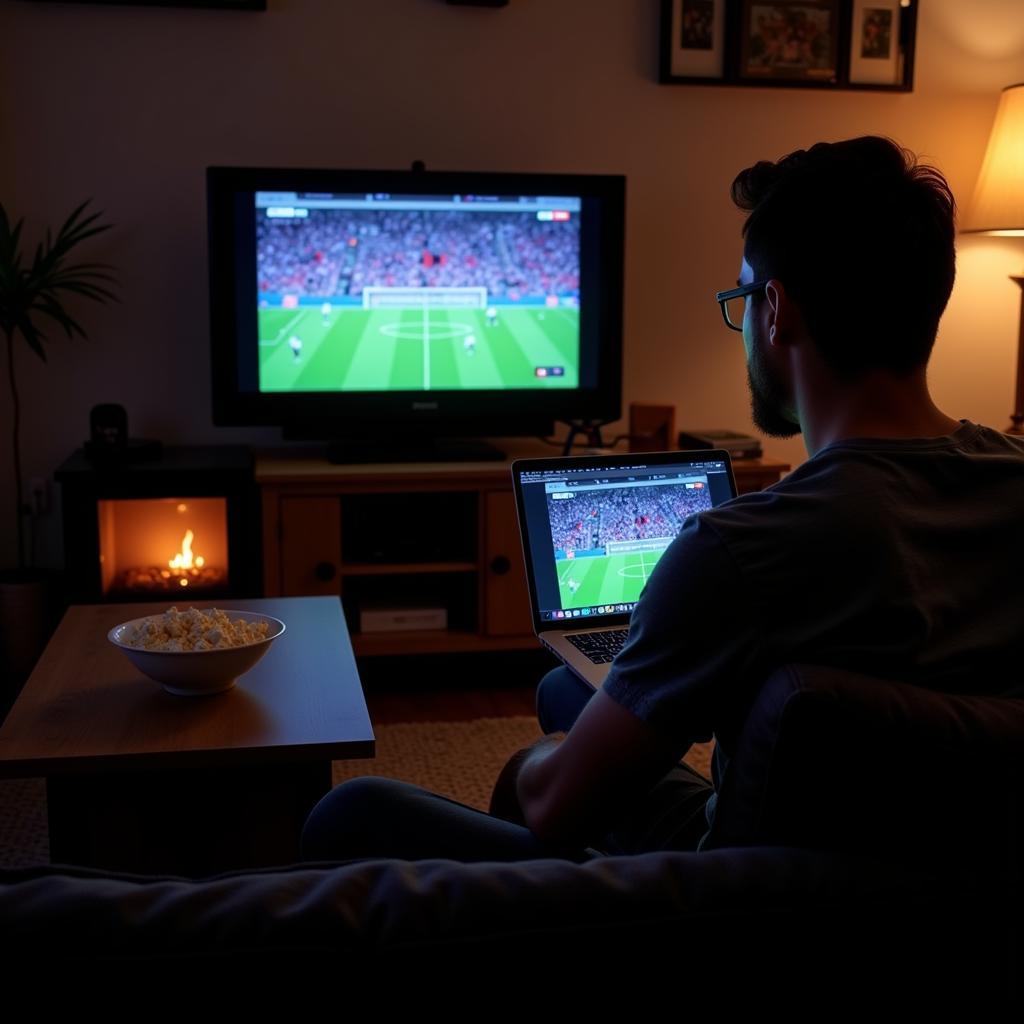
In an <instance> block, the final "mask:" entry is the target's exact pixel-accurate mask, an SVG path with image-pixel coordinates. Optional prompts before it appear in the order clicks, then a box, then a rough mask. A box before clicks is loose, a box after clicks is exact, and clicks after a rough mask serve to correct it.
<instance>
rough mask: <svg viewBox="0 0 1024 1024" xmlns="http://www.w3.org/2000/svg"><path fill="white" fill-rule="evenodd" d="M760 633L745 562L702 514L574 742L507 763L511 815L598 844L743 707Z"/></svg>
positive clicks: (640, 613)
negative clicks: (742, 690) (743, 686)
mask: <svg viewBox="0 0 1024 1024" xmlns="http://www.w3.org/2000/svg"><path fill="white" fill-rule="evenodd" d="M761 629H762V627H761V622H760V617H759V616H758V615H757V614H756V613H755V612H754V609H753V607H752V606H751V604H750V595H749V588H748V587H746V586H745V585H744V581H743V580H741V579H740V577H739V573H738V570H737V567H736V564H735V562H734V561H733V559H732V557H731V556H730V555H729V553H728V552H727V551H726V550H725V548H724V547H723V545H722V544H721V542H720V541H719V540H718V538H717V535H716V534H715V531H714V530H712V529H710V528H709V527H707V526H706V525H704V524H702V523H701V522H700V520H699V517H694V519H692V520H690V521H689V522H688V523H687V524H686V525H685V526H684V527H683V530H682V531H681V533H680V535H679V536H678V537H677V538H676V540H675V541H674V542H673V543H672V544H671V545H670V546H669V548H668V549H667V550H666V552H665V554H664V555H663V556H662V557H661V559H660V560H659V562H658V564H657V566H656V567H655V569H654V572H653V573H652V574H651V577H650V579H649V580H648V581H647V586H646V587H645V589H644V592H643V594H642V595H641V597H640V600H639V602H638V605H637V608H636V610H635V611H634V613H633V618H632V620H631V622H630V627H629V639H628V641H627V643H626V645H625V647H624V648H623V649H622V651H621V652H620V653H619V655H618V657H616V659H615V661H614V663H613V664H612V668H611V672H610V673H609V675H608V677H607V679H606V680H605V683H604V686H603V687H602V688H601V689H600V690H598V691H597V692H596V693H595V694H594V696H593V697H592V698H591V700H590V701H589V702H588V703H587V704H586V706H585V707H584V709H583V711H582V712H581V713H580V715H579V717H578V718H577V719H576V722H575V723H574V724H573V726H572V729H571V730H570V732H569V733H568V735H567V736H566V737H565V739H564V740H563V741H561V742H559V741H558V738H557V736H556V737H553V738H548V737H546V738H545V739H544V740H541V741H539V742H538V743H536V744H534V746H533V747H529V748H527V749H526V750H525V751H520V753H519V755H517V757H516V758H515V759H513V760H514V761H515V762H516V763H514V764H513V763H510V764H509V766H507V769H506V772H505V773H503V776H504V778H503V780H502V781H503V782H504V784H505V787H504V790H505V791H504V794H503V800H502V801H501V802H502V803H503V805H504V808H505V810H506V812H507V813H502V814H501V815H500V816H501V817H506V818H508V819H509V820H516V821H518V823H520V824H525V825H527V826H528V827H529V828H530V829H531V830H532V831H533V832H534V833H535V834H536V835H537V836H538V837H539V838H541V839H543V840H545V841H548V842H551V843H553V844H554V843H557V844H558V845H567V846H580V845H583V846H586V845H594V844H599V842H600V839H601V838H602V837H603V836H604V835H605V834H606V833H607V832H608V831H610V830H611V829H613V828H614V827H615V826H616V824H618V821H619V820H620V819H621V818H622V817H623V816H624V813H625V812H626V811H628V809H629V807H630V805H631V804H632V803H635V802H636V801H638V800H640V799H642V798H643V797H644V796H645V795H646V794H647V793H648V792H649V791H650V790H651V788H652V787H653V786H654V785H655V784H656V783H657V782H658V781H659V780H660V779H661V778H662V777H663V776H664V775H665V774H666V773H667V772H668V771H669V770H670V769H671V768H673V767H674V766H675V765H676V764H677V763H678V761H679V759H680V758H681V757H682V756H683V755H684V754H685V753H686V751H687V750H688V749H689V747H690V745H691V743H693V742H694V741H704V740H709V739H710V738H711V736H712V734H713V733H714V731H715V729H716V727H717V724H718V722H717V720H718V719H719V718H720V717H721V715H722V714H723V712H724V711H726V710H728V711H732V712H734V711H735V710H736V709H735V707H734V706H733V703H734V702H735V701H736V699H737V695H736V693H735V690H736V684H737V681H738V680H742V679H745V678H748V677H750V675H751V664H752V663H753V660H754V659H755V658H756V656H757V653H758V648H759V641H760V635H761ZM652 722H656V723H657V726H655V725H653V724H651V723H652ZM494 813H498V812H496V811H495V812H494Z"/></svg>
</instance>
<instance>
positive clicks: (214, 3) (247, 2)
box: [31, 0, 267, 11]
mask: <svg viewBox="0 0 1024 1024" xmlns="http://www.w3.org/2000/svg"><path fill="white" fill-rule="evenodd" d="M31 2H32V3H75V4H104V5H108V6H109V5H114V6H118V7H192V8H203V7H207V8H218V9H220V10H229V11H265V10H266V9H267V0H31Z"/></svg>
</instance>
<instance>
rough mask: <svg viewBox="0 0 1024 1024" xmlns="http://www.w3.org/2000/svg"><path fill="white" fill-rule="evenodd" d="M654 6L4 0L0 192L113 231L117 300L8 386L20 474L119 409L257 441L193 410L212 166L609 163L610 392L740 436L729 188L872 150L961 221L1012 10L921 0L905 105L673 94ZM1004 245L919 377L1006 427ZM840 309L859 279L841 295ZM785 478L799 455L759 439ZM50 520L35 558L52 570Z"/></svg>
mask: <svg viewBox="0 0 1024 1024" xmlns="http://www.w3.org/2000/svg"><path fill="white" fill-rule="evenodd" d="M657 6H658V5H657V2H656V0H642V2H641V0H634V2H631V0H546V2H545V0H511V3H510V5H509V7H507V8H505V9H499V10H487V9H467V8H458V7H449V6H447V5H445V4H443V3H441V2H440V0H386V2H385V0H379V2H377V3H359V4H357V3H339V2H337V0H269V7H270V10H268V11H267V12H266V13H263V14H250V13H235V12H220V11H193V10H184V9H179V10H174V9H161V8H149V9H146V8H131V7H126V8H118V7H104V6H100V5H84V6H78V5H73V4H28V3H25V2H22V0H0V58H2V59H0V146H2V149H0V152H2V154H3V158H2V159H0V198H2V200H3V202H4V203H5V204H6V205H8V206H9V207H10V208H11V209H13V210H15V211H17V212H18V213H19V214H20V215H24V216H25V217H26V218H27V219H28V221H29V231H30V232H31V231H32V230H33V229H35V230H38V228H39V226H40V225H42V224H47V223H52V222H53V221H55V220H56V219H57V217H59V216H61V215H62V214H63V213H65V212H66V211H68V210H70V208H71V207H72V206H73V205H74V204H75V203H76V202H78V201H79V200H81V199H82V198H84V197H86V196H91V197H94V198H95V199H96V201H97V203H98V204H99V206H101V207H102V208H103V209H104V210H105V211H106V215H107V216H108V217H109V219H110V220H112V221H113V222H114V223H115V224H116V225H117V228H116V230H115V231H113V232H110V233H109V235H108V236H106V237H105V238H104V239H103V240H102V242H99V241H98V242H97V244H96V246H95V248H94V249H93V252H94V253H95V254H96V255H97V256H98V257H99V258H105V259H108V260H109V261H111V262H113V263H116V264H117V266H118V268H119V270H120V276H121V280H122V294H123V302H122V303H120V304H119V305H116V306H111V307H109V308H93V307H89V308H86V307H81V308H80V313H81V317H82V319H83V321H84V322H85V323H86V325H87V326H88V329H89V332H90V335H91V337H92V340H91V341H90V342H89V343H87V344H84V343H80V342H78V341H76V342H74V343H72V344H69V343H67V342H66V341H65V340H64V339H63V338H62V337H57V335H56V334H54V342H53V344H52V346H51V349H50V353H51V354H50V362H49V365H48V366H45V367H44V366H43V365H42V364H41V363H40V362H39V361H38V360H37V359H36V358H35V357H34V356H33V355H32V354H31V353H30V352H28V351H27V349H25V350H24V351H21V352H19V354H18V362H17V370H18V375H19V380H20V382H21V387H22V390H23V394H24V398H25V403H26V406H27V408H26V409H25V412H24V420H23V433H24V436H25V444H24V459H25V467H26V475H27V476H29V477H31V476H48V475H50V474H52V472H53V470H54V468H55V467H56V466H57V465H58V464H59V463H60V462H61V461H62V460H63V458H64V457H65V456H66V455H67V454H68V453H69V452H70V451H71V450H72V449H73V448H74V447H76V446H77V445H79V444H80V443H81V442H82V440H83V439H84V438H85V436H86V432H87V425H88V413H89V409H90V408H91V407H92V406H93V405H94V404H96V403H97V402H101V401H114V402H120V403H122V404H123V405H125V406H126V407H127V409H128V413H129V421H130V425H131V429H132V433H133V434H134V435H137V436H155V437H161V438H163V439H164V440H165V441H167V442H179V443H183V442H203V441H214V440H217V441H221V442H260V441H270V440H274V439H276V436H277V435H276V432H267V431H256V430H251V431H249V430H240V429H233V430H219V429H216V428H214V427H213V425H212V423H211V417H210V394H209V370H208V356H207V346H208V330H207V322H206V315H207V314H206V308H207V288H206V252H205V246H206V241H205V221H204V216H205V211H204V199H203V169H204V167H205V166H206V165H208V164H215V163H235V164H247V163H249V164H268V165H274V164H279V165H289V164H292V165H307V166H318V165H320V166H353V167H372V166H378V167H387V166H395V167H403V166H405V165H407V164H408V163H409V162H410V161H411V160H412V159H414V158H419V159H423V160H425V161H426V162H427V165H428V166H429V167H433V168H436V169H459V168H467V169H485V170H500V169H514V170H533V171H591V172H619V173H625V174H626V175H628V179H629V186H628V187H629V200H628V206H629V209H628V224H627V238H628V241H627V245H628V252H627V284H626V357H625V375H624V397H625V400H626V402H628V401H630V400H647V401H667V402H674V403H675V404H676V405H677V407H678V420H679V422H680V424H681V425H689V426H714V425H722V426H732V427H735V428H741V429H743V428H746V429H749V428H750V420H749V408H748V396H747V392H746V384H745V372H744V367H743V354H742V345H741V343H740V341H739V337H738V335H734V334H732V333H730V332H727V331H726V330H725V329H724V327H723V326H722V324H721V320H720V316H719V313H718V309H717V307H716V304H715V303H714V300H713V298H712V293H713V292H714V291H716V290H717V289H720V288H724V287H728V286H729V285H730V284H731V282H732V281H733V280H734V279H735V277H736V272H737V265H738V262H739V254H740V238H739V229H740V224H741V218H740V216H739V215H738V214H737V213H736V211H734V210H733V209H732V207H731V205H730V203H729V200H728V194H727V188H728V184H729V182H730V181H731V179H732V176H733V175H734V174H735V172H736V170H738V169H739V168H740V167H743V166H745V165H747V164H749V163H751V162H753V161H754V160H756V159H761V158H774V157H778V156H780V155H782V154H783V153H786V152H788V151H790V150H792V149H794V148H797V147H800V146H805V145H808V144H809V143H811V142H814V141H817V140H819V139H839V138H843V137H848V136H852V135H858V134H863V133H868V132H876V133H883V134H889V135H892V136H893V137H895V138H896V139H898V140H899V141H900V142H902V143H903V144H905V145H907V146H909V147H910V148H912V149H914V150H916V151H918V152H921V153H923V154H924V155H926V156H927V157H928V158H929V159H930V160H932V161H934V162H935V163H937V164H938V165H939V166H940V167H942V168H943V169H944V170H945V171H946V173H947V175H948V177H949V179H950V182H951V184H952V186H953V188H954V190H955V192H956V194H957V195H958V196H959V197H960V199H961V201H963V202H966V200H967V198H968V197H969V193H970V190H971V188H972V187H973V182H974V178H975V176H976V174H977V171H978V168H979V166H980V162H981V158H982V155H983V152H984V147H985V141H986V138H987V134H988V130H989V127H990V125H991V120H992V116H993V114H994V112H995V107H996V102H997V98H998V91H999V89H1000V88H1001V87H1002V86H1004V85H1007V84H1010V83H1012V82H1016V81H1020V80H1022V79H1024V19H1022V18H1021V17H1020V9H1021V8H1020V0H972V3H970V4H964V3H963V2H962V0H922V4H921V13H920V23H919V32H918V73H917V82H916V89H915V91H914V93H912V94H910V95H885V94H867V95H865V94H855V93H836V94H822V93H812V92H807V93H804V92H800V91H791V90H784V91H773V90H769V89H729V88H724V87H712V88H696V87H688V88H684V87H667V86H659V85H657V84H656V81H655V77H656V75H655V68H656V50H657V20H658V19H657ZM1022 266H1024V245H1021V244H1019V242H1017V241H1015V240H1012V239H1011V240H991V241H987V240H978V239H972V238H964V239H962V240H961V243H960V274H959V279H958V283H957V286H956V291H955V292H954V296H953V300H952V302H951V305H950V309H949V311H948V313H947V316H946V318H945V320H944V323H943V327H942V330H941V334H940V339H939V345H938V348H937V351H936V355H935V358H934V362H933V372H932V380H933V388H934V392H935V395H936V398H937V400H938V402H939V404H940V405H942V406H944V407H945V408H946V409H947V411H948V412H949V413H950V414H952V415H957V416H965V417H969V418H971V419H975V420H980V421H983V422H987V423H990V424H992V425H994V426H997V427H1003V426H1005V424H1006V422H1007V421H1008V413H1009V410H1010V401H1011V393H1012V384H1011V379H1012V374H1013V367H1014V358H1015V356H1014V350H1015V344H1016V322H1017V321H1016V316H1017V308H1018V307H1017V303H1018V292H1017V289H1016V288H1015V286H1014V285H1012V284H1011V283H1009V282H1008V281H1006V275H1007V274H1008V273H1011V272H1015V271H1018V272H1019V271H1020V270H1021V268H1022ZM836 300H837V304H839V303H842V302H845V301H855V300H856V282H837V286H836ZM0 401H2V402H3V404H2V406H0V422H2V423H3V433H2V435H0V436H2V441H0V444H2V447H0V489H2V492H3V495H4V499H3V500H2V501H0V564H4V563H6V562H10V561H11V560H12V558H13V552H14V541H13V516H12V514H11V512H10V511H9V507H8V506H9V505H10V502H9V501H8V500H7V495H8V494H9V493H10V490H11V479H12V475H11V474H12V470H11V463H10V455H9V452H8V440H7V438H8V428H7V424H8V422H9V419H8V417H9V415H10V402H9V399H8V398H7V394H6V380H5V381H4V392H3V399H2V400H0ZM766 449H767V451H768V452H769V454H772V455H777V456H780V457H785V458H787V459H789V460H791V461H798V460H800V459H801V458H803V457H804V452H803V448H802V445H801V444H800V442H799V439H797V440H794V441H787V442H771V441H770V442H768V443H767V444H766ZM59 533H60V530H59V518H58V516H57V515H55V514H54V515H51V516H50V517H49V518H48V519H46V520H45V521H44V522H43V523H42V536H41V545H40V547H41V553H42V558H41V560H42V561H44V562H46V563H49V564H59V560H60V557H61V553H60V538H59Z"/></svg>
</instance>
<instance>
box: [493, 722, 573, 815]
mask: <svg viewBox="0 0 1024 1024" xmlns="http://www.w3.org/2000/svg"><path fill="white" fill-rule="evenodd" d="M564 736H565V734H564V733H560V732H553V733H549V734H548V735H547V736H542V737H541V738H540V739H539V740H537V741H536V743H532V744H531V745H530V746H528V747H523V749H522V750H517V751H516V752H515V753H514V754H513V755H512V757H511V758H509V760H508V763H507V764H506V765H505V767H504V768H502V770H501V774H500V775H499V776H498V781H497V782H495V784H494V792H493V793H492V794H491V806H490V808H489V809H488V813H489V814H491V815H493V816H494V817H495V818H504V819H505V821H511V822H512V823H513V824H515V825H522V826H523V827H524V828H528V827H529V826H528V825H527V824H526V819H525V818H524V817H523V809H522V807H521V806H520V804H519V796H518V793H517V789H516V784H517V782H518V781H519V773H520V772H521V771H522V770H523V766H524V765H525V764H526V762H527V761H532V760H533V759H534V758H536V757H541V756H545V757H546V756H547V755H548V754H549V753H551V751H552V750H554V748H555V747H556V746H557V745H558V744H559V743H561V742H562V739H563V738H564Z"/></svg>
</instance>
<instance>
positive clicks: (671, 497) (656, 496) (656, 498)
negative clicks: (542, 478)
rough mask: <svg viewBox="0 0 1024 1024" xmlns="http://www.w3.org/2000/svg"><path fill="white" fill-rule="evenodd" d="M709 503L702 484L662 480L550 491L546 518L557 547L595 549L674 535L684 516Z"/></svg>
mask: <svg viewBox="0 0 1024 1024" xmlns="http://www.w3.org/2000/svg"><path fill="white" fill-rule="evenodd" d="M709 508H711V494H710V492H709V491H708V488H707V487H706V486H704V487H695V488H688V487H680V486H671V485H664V484H662V485H658V486H652V487H623V488H621V489H617V490H612V491H598V492H594V491H579V492H577V493H576V496H575V497H573V498H555V497H553V496H552V495H550V494H549V495H548V521H549V523H550V524H551V540H552V543H553V546H554V548H555V550H556V551H559V550H561V551H593V550H597V549H603V548H605V547H607V545H608V544H609V543H614V542H617V541H631V540H658V539H661V538H672V537H674V536H675V535H676V534H677V533H678V532H679V531H680V530H681V529H682V528H683V523H684V522H685V520H686V519H688V518H689V517H690V516H692V515H693V514H694V513H696V512H702V511H704V510H705V509H709Z"/></svg>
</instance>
